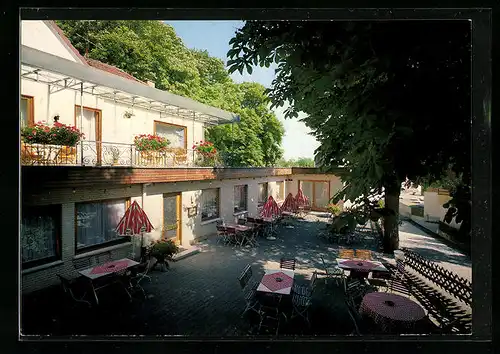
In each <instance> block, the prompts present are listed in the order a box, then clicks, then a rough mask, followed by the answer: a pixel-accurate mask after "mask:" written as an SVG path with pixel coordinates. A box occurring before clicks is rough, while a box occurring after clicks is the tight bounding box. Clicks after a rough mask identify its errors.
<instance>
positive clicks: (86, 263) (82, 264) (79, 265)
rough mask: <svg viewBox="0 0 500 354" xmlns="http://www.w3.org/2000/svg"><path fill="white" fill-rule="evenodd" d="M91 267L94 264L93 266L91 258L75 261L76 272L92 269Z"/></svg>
mask: <svg viewBox="0 0 500 354" xmlns="http://www.w3.org/2000/svg"><path fill="white" fill-rule="evenodd" d="M91 265H92V264H91V259H90V257H85V258H79V259H74V260H73V267H75V269H76V270H82V269H86V268H90V266H91Z"/></svg>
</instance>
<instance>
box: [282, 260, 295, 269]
mask: <svg viewBox="0 0 500 354" xmlns="http://www.w3.org/2000/svg"><path fill="white" fill-rule="evenodd" d="M280 268H281V269H290V270H295V259H293V258H281V259H280Z"/></svg>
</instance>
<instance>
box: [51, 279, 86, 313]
mask: <svg viewBox="0 0 500 354" xmlns="http://www.w3.org/2000/svg"><path fill="white" fill-rule="evenodd" d="M57 277H58V278H59V280H60V281H61V286H62V289H63V292H64V294H66V296H67V297H69V298H70V299H71V300H73V301H74V302H75V305H76V303H82V304H85V305H87V306H88V307H89V308H90V307H92V305H91V304H90V302H89V301H87V300H84V299H85V297H86V296H87V290H86V286H85V285H84V284H83V281H82V279H81V278H76V279H71V280H70V279H68V278H66V277H64V276H63V275H61V274H57Z"/></svg>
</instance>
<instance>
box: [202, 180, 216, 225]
mask: <svg viewBox="0 0 500 354" xmlns="http://www.w3.org/2000/svg"><path fill="white" fill-rule="evenodd" d="M218 217H219V188H212V189H204V190H202V191H201V221H207V220H212V219H217V218H218Z"/></svg>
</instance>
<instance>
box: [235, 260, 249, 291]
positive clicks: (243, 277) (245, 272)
mask: <svg viewBox="0 0 500 354" xmlns="http://www.w3.org/2000/svg"><path fill="white" fill-rule="evenodd" d="M251 277H252V266H251V265H250V264H248V265H247V266H246V267H245V269H243V272H241V274H240V276H239V277H238V281H239V282H240V286H241V289H245V287H246V286H247V284H248V281H249V280H250V278H251Z"/></svg>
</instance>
